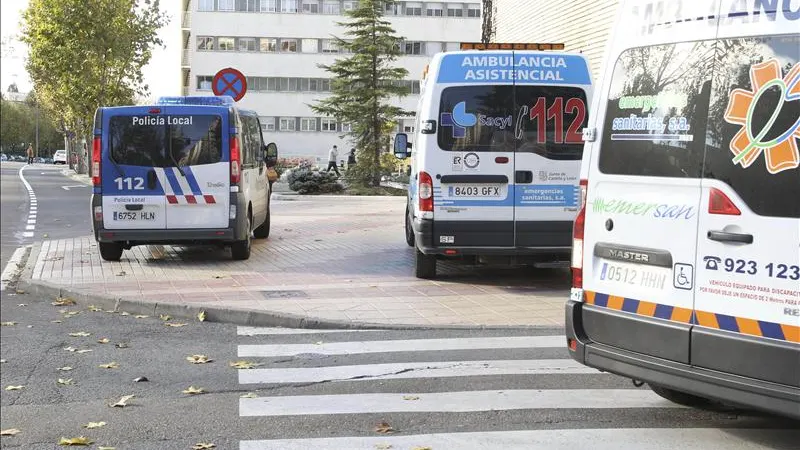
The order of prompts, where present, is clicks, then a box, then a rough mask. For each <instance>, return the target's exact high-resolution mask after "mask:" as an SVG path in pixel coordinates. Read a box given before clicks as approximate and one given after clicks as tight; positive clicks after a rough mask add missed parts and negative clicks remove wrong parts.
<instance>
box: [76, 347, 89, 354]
mask: <svg viewBox="0 0 800 450" xmlns="http://www.w3.org/2000/svg"><path fill="white" fill-rule="evenodd" d="M90 351H92V349H90V348H85V349H83V350H77V351H76V352H75V353H89V352H90Z"/></svg>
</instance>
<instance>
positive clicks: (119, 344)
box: [114, 342, 130, 348]
mask: <svg viewBox="0 0 800 450" xmlns="http://www.w3.org/2000/svg"><path fill="white" fill-rule="evenodd" d="M114 347H117V348H128V347H130V346H129V345H128V343H127V342H117V343H116V344H114Z"/></svg>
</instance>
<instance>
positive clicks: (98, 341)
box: [97, 338, 111, 344]
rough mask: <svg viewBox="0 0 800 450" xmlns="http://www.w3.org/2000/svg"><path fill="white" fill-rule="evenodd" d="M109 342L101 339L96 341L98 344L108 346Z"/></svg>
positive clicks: (106, 339)
mask: <svg viewBox="0 0 800 450" xmlns="http://www.w3.org/2000/svg"><path fill="white" fill-rule="evenodd" d="M109 342H111V341H109V340H108V338H102V339H98V340H97V343H98V344H108V343H109Z"/></svg>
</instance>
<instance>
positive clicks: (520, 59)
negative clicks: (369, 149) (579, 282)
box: [394, 43, 592, 278]
mask: <svg viewBox="0 0 800 450" xmlns="http://www.w3.org/2000/svg"><path fill="white" fill-rule="evenodd" d="M591 95H592V82H591V76H590V71H589V64H588V62H587V60H586V58H585V57H584V56H583V55H581V54H578V53H569V52H564V51H563V44H487V45H484V44H472V43H464V44H462V50H461V51H454V52H446V53H439V54H437V55H435V56H434V57H433V59H432V60H431V62H430V64H429V65H428V68H427V69H426V74H425V76H424V80H423V82H422V86H421V95H420V100H419V104H418V106H417V111H416V123H415V126H414V135H413V143H412V142H411V141H412V140H409V137H408V135H407V134H405V133H399V134H397V135H396V136H395V142H394V152H395V156H397V157H398V158H400V159H405V158H407V157H409V156H410V157H411V161H412V162H411V174H410V179H409V194H408V204H407V208H406V213H405V236H406V242H407V243H408V245H409V246H413V247H414V248H415V275H416V276H417V277H419V278H434V277H435V276H436V264H437V260H439V259H445V258H465V257H466V258H471V259H477V260H478V261H479V262H497V261H498V260H499V259H500V260H501V261H508V262H522V263H533V264H539V265H546V264H553V263H555V264H558V262H560V261H561V262H563V265H564V266H565V267H566V266H567V265H568V264H569V262H568V261H569V255H570V248H571V245H572V234H571V233H572V222H573V220H574V219H575V216H576V214H577V212H578V205H579V203H580V189H579V187H578V176H579V172H580V165H581V156H582V153H583V139H582V135H581V131H582V129H583V128H584V127H585V126H586V123H587V120H588V113H587V104H588V103H587V102H588V101H589V99H590V98H591ZM412 145H413V148H412Z"/></svg>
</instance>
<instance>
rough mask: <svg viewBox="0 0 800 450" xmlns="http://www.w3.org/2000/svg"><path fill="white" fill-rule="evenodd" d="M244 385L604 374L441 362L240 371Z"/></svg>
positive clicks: (565, 364) (545, 364)
mask: <svg viewBox="0 0 800 450" xmlns="http://www.w3.org/2000/svg"><path fill="white" fill-rule="evenodd" d="M238 373H239V383H240V384H255V383H264V384H267V383H318V382H321V381H351V380H352V381H361V380H398V379H410V378H448V377H472V376H490V375H546V374H559V375H566V374H600V372H599V371H598V370H596V369H592V368H591V367H586V366H584V365H583V364H579V363H577V362H576V361H574V360H572V359H514V360H488V361H437V362H409V363H393V364H366V365H353V366H329V367H297V368H294V367H293V368H286V369H252V370H240V371H239V372H238Z"/></svg>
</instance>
